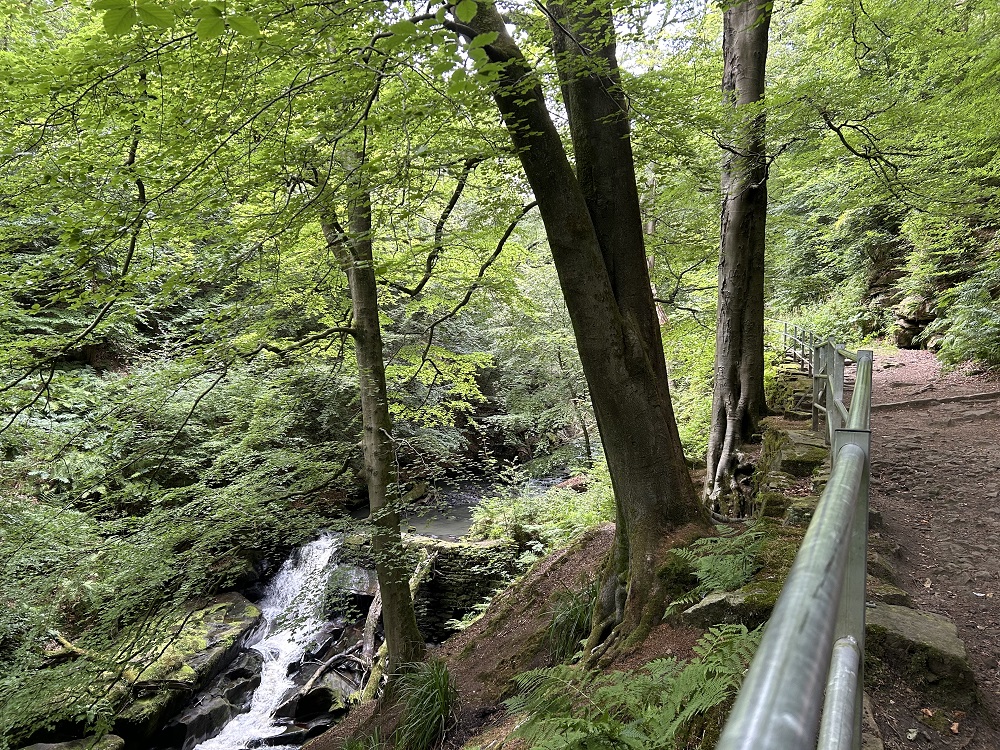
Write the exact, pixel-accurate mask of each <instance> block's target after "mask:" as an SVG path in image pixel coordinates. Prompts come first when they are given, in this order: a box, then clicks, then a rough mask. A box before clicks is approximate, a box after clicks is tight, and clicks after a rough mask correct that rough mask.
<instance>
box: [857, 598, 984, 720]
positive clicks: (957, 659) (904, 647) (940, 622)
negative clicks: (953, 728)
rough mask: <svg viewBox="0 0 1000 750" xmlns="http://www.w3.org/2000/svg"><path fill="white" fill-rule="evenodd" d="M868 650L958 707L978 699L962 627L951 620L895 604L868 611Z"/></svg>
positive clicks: (876, 606) (944, 700)
mask: <svg viewBox="0 0 1000 750" xmlns="http://www.w3.org/2000/svg"><path fill="white" fill-rule="evenodd" d="M865 640H866V653H867V654H868V655H872V656H875V657H877V658H879V659H881V660H882V661H883V662H884V663H885V664H887V665H889V666H891V667H893V668H895V669H897V670H899V671H900V672H901V673H902V675H903V677H904V678H905V679H907V680H910V681H911V682H913V683H916V684H919V685H920V686H921V687H922V688H923V689H925V690H926V691H927V692H928V693H930V694H932V695H934V696H935V697H936V698H937V699H939V700H941V701H942V702H944V703H947V704H950V705H952V706H955V707H960V708H964V707H968V706H970V705H971V704H972V703H973V702H974V700H975V694H976V686H975V682H974V680H973V676H972V670H971V669H970V668H969V662H968V658H967V656H966V653H965V646H964V645H963V643H962V641H961V640H960V639H959V637H958V628H956V627H955V624H954V623H952V622H951V621H950V620H948V619H946V618H944V617H941V616H940V615H936V614H932V613H930V612H919V611H917V610H914V609H910V608H908V607H900V606H896V605H892V604H876V605H875V607H872V608H870V609H868V611H867V613H866V623H865Z"/></svg>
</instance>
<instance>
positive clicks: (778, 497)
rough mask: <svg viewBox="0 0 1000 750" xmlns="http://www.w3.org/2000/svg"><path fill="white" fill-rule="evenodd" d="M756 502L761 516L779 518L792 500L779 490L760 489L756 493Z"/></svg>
mask: <svg viewBox="0 0 1000 750" xmlns="http://www.w3.org/2000/svg"><path fill="white" fill-rule="evenodd" d="M756 502H757V505H758V507H759V508H760V515H761V516H762V517H764V518H781V517H783V516H784V515H785V511H786V510H788V506H790V505H791V504H792V502H793V500H792V498H790V497H788V496H786V495H782V494H781V493H780V492H769V491H761V492H759V493H758V494H757V498H756Z"/></svg>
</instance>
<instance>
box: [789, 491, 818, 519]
mask: <svg viewBox="0 0 1000 750" xmlns="http://www.w3.org/2000/svg"><path fill="white" fill-rule="evenodd" d="M818 504H819V498H818V497H815V496H812V495H810V496H808V497H801V498H797V499H795V500H792V501H790V502H789V504H788V507H787V508H786V509H785V517H784V521H783V523H784V525H785V526H808V525H809V523H810V521H812V517H813V514H814V513H815V512H816V506H817V505H818Z"/></svg>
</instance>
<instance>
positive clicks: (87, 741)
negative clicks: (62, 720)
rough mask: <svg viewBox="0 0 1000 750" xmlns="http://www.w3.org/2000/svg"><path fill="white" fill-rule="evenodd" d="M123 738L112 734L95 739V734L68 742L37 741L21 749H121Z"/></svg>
mask: <svg viewBox="0 0 1000 750" xmlns="http://www.w3.org/2000/svg"><path fill="white" fill-rule="evenodd" d="M124 747H125V740H123V739H122V738H121V737H117V736H115V735H113V734H108V735H105V736H104V737H102V738H101V739H97V737H96V736H91V737H85V738H84V739H82V740H71V741H70V742H38V743H35V744H34V745H28V746H27V747H24V748H21V750H122V748H124Z"/></svg>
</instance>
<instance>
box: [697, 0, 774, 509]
mask: <svg viewBox="0 0 1000 750" xmlns="http://www.w3.org/2000/svg"><path fill="white" fill-rule="evenodd" d="M770 23H771V3H770V2H769V1H768V0H744V2H741V3H738V4H737V5H733V6H730V7H728V8H727V9H726V11H725V14H724V16H723V36H722V48H723V57H724V69H723V80H722V90H723V94H724V96H725V97H726V100H727V101H728V102H730V103H731V104H732V106H733V107H734V108H737V109H738V108H739V107H742V106H747V105H749V106H751V107H753V106H756V105H757V103H759V102H760V101H761V100H762V99H763V97H764V67H765V62H766V60H767V37H768V28H769V26H770ZM752 112H753V114H751V115H748V116H746V117H744V118H743V119H742V121H741V122H740V123H739V124H738V125H737V128H736V136H735V138H734V139H733V141H734V142H733V143H732V144H730V146H729V147H728V148H727V150H726V152H725V157H724V159H723V164H722V201H723V203H722V221H721V232H720V236H721V244H720V250H719V307H718V316H717V319H716V342H715V387H714V389H713V393H712V425H711V433H710V436H709V444H708V460H707V463H708V471H707V473H706V476H705V494H706V497H707V498H708V499H709V501H710V502H711V503H712V505H713V507H714V509H715V510H716V511H718V512H721V513H723V514H725V515H729V516H745V515H747V514H748V511H749V508H748V507H747V505H746V499H745V498H742V497H740V494H739V492H738V491H737V488H736V486H735V482H734V480H733V475H734V469H735V455H736V450H737V448H738V447H739V446H740V444H742V443H743V442H745V441H747V440H749V439H750V437H751V435H752V434H753V433H754V432H756V430H757V425H758V422H759V421H760V418H761V417H762V416H764V414H766V413H767V405H766V403H765V400H764V225H765V221H766V219H767V153H766V149H765V142H764V126H765V122H764V114H763V112H761V111H755V112H754V111H753V110H752Z"/></svg>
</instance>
